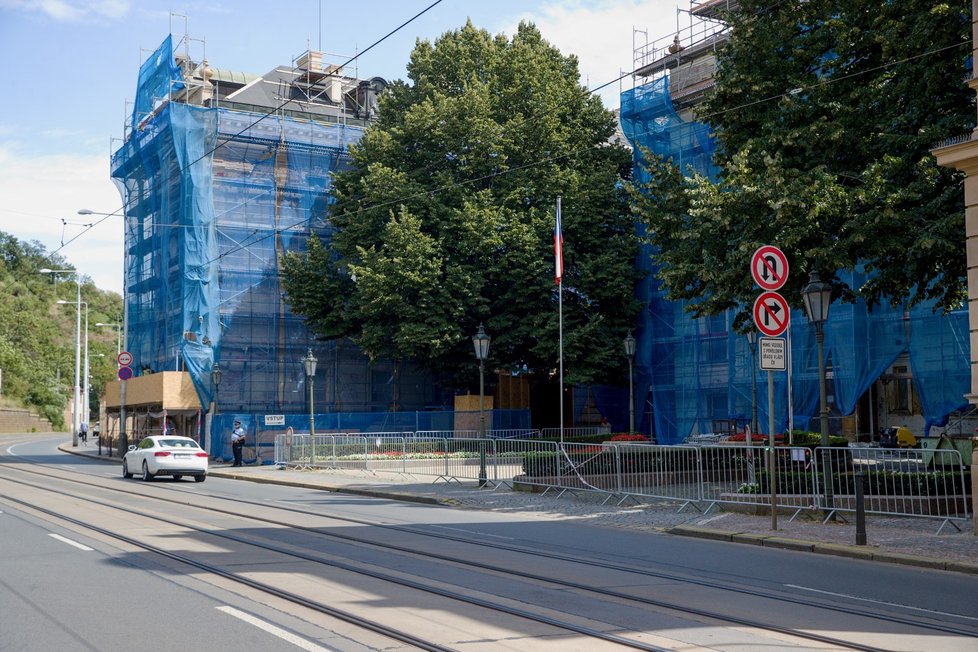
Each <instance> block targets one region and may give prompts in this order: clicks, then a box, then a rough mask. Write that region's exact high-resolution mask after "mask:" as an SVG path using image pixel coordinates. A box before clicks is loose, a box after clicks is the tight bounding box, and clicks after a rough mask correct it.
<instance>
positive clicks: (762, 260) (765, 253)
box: [750, 245, 788, 290]
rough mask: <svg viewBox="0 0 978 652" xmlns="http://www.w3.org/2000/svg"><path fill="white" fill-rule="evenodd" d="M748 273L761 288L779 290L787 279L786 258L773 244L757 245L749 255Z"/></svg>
mask: <svg viewBox="0 0 978 652" xmlns="http://www.w3.org/2000/svg"><path fill="white" fill-rule="evenodd" d="M750 273H751V276H753V277H754V282H755V283H757V284H758V285H759V286H761V289H763V290H780V289H781V287H782V286H783V285H784V283H785V281H786V280H788V258H787V256H785V255H784V252H783V251H781V250H780V249H778V248H777V247H775V246H773V245H764V246H763V247H758V249H757V251H755V252H754V255H753V256H751V257H750Z"/></svg>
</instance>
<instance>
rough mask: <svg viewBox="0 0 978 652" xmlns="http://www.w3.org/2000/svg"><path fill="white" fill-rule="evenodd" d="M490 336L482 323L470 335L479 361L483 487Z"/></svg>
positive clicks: (483, 480)
mask: <svg viewBox="0 0 978 652" xmlns="http://www.w3.org/2000/svg"><path fill="white" fill-rule="evenodd" d="M489 341H490V337H489V335H487V334H486V331H485V329H483V328H482V324H479V331H478V332H477V333H476V334H475V335H473V336H472V346H473V347H475V357H476V359H477V360H478V361H479V486H480V487H484V486H486V484H487V483H488V479H487V477H486V414H485V410H484V405H483V402H484V400H485V391H486V386H485V369H486V358H488V357H489Z"/></svg>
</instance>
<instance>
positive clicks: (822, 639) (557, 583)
mask: <svg viewBox="0 0 978 652" xmlns="http://www.w3.org/2000/svg"><path fill="white" fill-rule="evenodd" d="M17 470H19V471H23V472H25V473H33V474H36V475H40V476H44V477H48V478H57V479H61V480H64V478H63V477H62V476H60V475H59V476H53V475H51V474H47V473H42V472H40V471H39V470H37V469H24V468H18V469H17ZM95 477H99V478H100V479H101V477H102V476H95ZM5 479H7V480H8V481H11V480H10V479H9V478H5ZM71 482H76V483H80V484H87V485H90V486H93V487H98V488H99V489H100V490H105V491H111V492H122V493H127V494H131V493H137V494H138V495H139V496H140V497H141V498H151V499H154V500H162V501H167V502H171V503H175V504H180V505H184V506H187V502H186V497H185V494H187V493H190V492H185V491H179V490H176V489H172V490H173V491H177V492H178V493H180V494H183V495H184V496H182V497H181V498H175V497H172V498H171V497H164V496H153V495H149V494H144V493H141V492H131V491H126V490H123V489H120V488H118V487H111V486H105V485H104V484H102V483H93V482H88V481H81V480H71ZM25 484H31V483H26V482H25ZM32 486H34V487H36V488H37V489H41V490H45V491H52V489H50V488H48V487H44V486H40V485H32ZM154 486H156V485H154ZM158 488H160V489H169V488H167V487H165V486H162V485H160V486H158ZM154 493H157V492H154ZM194 495H199V494H196V493H195V494H194ZM76 497H77V496H76ZM207 497H208V498H211V499H213V500H215V501H220V500H222V497H219V496H211V495H208V496H207ZM234 502H235V507H234V508H231V509H228V508H221V507H214V506H208V507H202V506H193V507H194V508H195V509H206V510H208V511H210V512H214V513H221V514H225V515H228V516H233V517H237V518H242V519H248V520H251V521H255V522H260V523H263V524H266V525H275V526H279V527H287V528H293V529H295V530H302V531H305V532H307V533H309V534H311V535H315V536H317V537H324V538H328V539H331V540H334V541H343V542H345V543H348V544H353V545H358V546H372V547H375V548H378V549H382V550H385V551H387V552H392V553H393V552H396V553H398V554H401V555H414V556H419V557H423V558H426V559H428V560H436V561H439V562H442V563H446V564H447V563H451V564H455V565H461V566H467V567H470V568H476V569H479V570H482V571H485V572H489V573H500V574H508V575H518V576H519V579H520V580H521V581H528V580H532V581H534V582H538V583H540V584H541V585H545V586H551V587H558V588H560V589H562V590H574V591H578V592H582V593H583V592H586V593H587V594H591V595H600V596H602V598H605V599H611V600H617V601H622V602H627V603H629V604H639V605H642V606H643V607H654V608H656V609H662V610H672V611H676V612H679V613H682V614H684V615H687V616H689V615H693V616H696V617H699V618H702V619H709V620H710V621H716V622H718V623H726V624H727V625H732V626H737V627H749V628H753V629H757V630H760V631H766V632H771V633H776V634H779V635H783V636H790V637H793V638H798V639H804V640H808V641H811V642H817V643H819V644H822V645H831V646H837V647H841V648H844V649H856V650H879V649H884V648H879V647H875V646H872V645H864V644H860V643H857V642H853V641H850V640H842V639H839V638H837V637H831V636H826V635H822V634H817V633H814V632H809V631H802V630H799V629H797V628H789V627H782V626H779V625H776V624H773V623H769V622H767V623H766V622H760V621H757V620H754V619H747V618H739V617H735V616H731V615H730V614H724V613H720V612H717V611H714V610H705V609H697V608H695V607H691V606H690V605H689V604H683V603H680V602H676V601H667V600H659V599H652V598H648V597H643V596H637V595H634V594H629V593H625V592H622V591H616V590H611V589H607V588H599V587H594V586H589V585H585V584H581V583H579V582H573V581H568V580H566V579H561V578H556V577H550V576H546V575H543V574H539V573H528V572H526V571H525V570H513V569H511V568H505V567H502V566H500V565H499V564H489V563H486V562H481V561H477V560H474V559H459V558H457V557H449V556H448V555H442V554H439V553H437V552H432V551H425V550H418V548H417V547H410V548H409V547H406V546H399V545H396V544H391V543H385V542H380V541H377V540H373V539H368V538H364V537H357V536H353V535H347V534H340V533H336V532H323V531H322V529H321V528H319V529H317V528H311V527H306V526H302V525H298V524H296V523H294V522H288V521H285V520H281V519H274V518H266V517H261V516H257V515H254V514H243V513H242V511H241V509H240V506H241V505H242V504H249V505H253V506H255V507H262V508H268V509H271V506H269V505H268V503H262V502H257V501H242V500H240V499H235V501H234ZM116 508H119V507H116ZM274 509H275V510H277V511H288V512H294V513H297V514H301V515H303V516H306V517H312V518H320V519H329V520H335V521H339V522H343V523H346V524H355V525H363V526H369V527H372V528H381V529H385V530H394V531H400V532H404V533H409V534H410V535H412V536H417V537H431V538H434V539H440V540H447V541H453V542H457V543H462V544H465V545H476V546H482V547H486V548H490V549H495V550H498V551H506V552H509V553H515V554H523V555H534V556H535V557H538V558H547V559H551V560H556V561H560V562H566V563H573V564H590V565H592V566H595V567H600V568H604V569H607V570H610V571H616V572H624V573H632V574H635V575H640V576H645V577H649V578H655V579H661V580H668V581H672V582H685V583H689V584H695V585H697V586H701V587H705V588H709V589H714V590H721V591H731V592H734V593H738V594H742V595H750V596H752V597H758V598H764V599H771V600H778V601H781V602H789V603H791V604H795V605H799V606H805V607H808V608H812V609H824V610H828V611H837V612H844V613H846V614H847V615H849V616H852V615H858V616H860V617H864V618H869V619H873V620H876V621H885V622H890V623H899V624H901V625H906V624H907V619H906V616H905V615H900V616H893V615H889V614H886V613H881V612H880V611H871V610H866V609H862V610H857V609H854V608H852V607H851V606H846V607H837V606H833V605H831V604H827V603H826V602H825V601H821V600H806V599H802V598H798V597H792V596H789V595H787V594H782V593H778V592H773V591H762V590H757V589H749V588H747V587H743V586H739V585H734V584H731V583H729V582H718V581H708V580H704V579H702V578H693V577H688V576H683V575H679V574H676V573H665V572H661V571H652V570H649V569H637V568H632V567H627V568H626V567H624V566H622V565H621V564H614V563H611V562H604V561H598V560H593V559H584V558H581V557H574V556H572V555H565V554H559V553H553V552H545V551H541V550H529V549H526V548H523V547H520V546H513V545H510V544H500V543H492V542H485V541H481V540H474V539H470V538H466V537H459V536H457V535H448V534H443V533H431V532H426V531H419V530H418V529H417V528H413V527H406V526H401V525H390V524H382V523H377V522H375V521H369V520H366V519H356V518H351V517H346V516H333V515H324V514H321V513H318V512H314V511H310V510H304V509H298V508H295V507H285V506H275V508H274ZM174 524H175V525H179V526H180V527H192V526H188V525H187V524H186V523H174ZM209 534H212V535H213V534H214V533H213V532H209ZM222 536H225V537H229V538H232V539H234V540H236V541H238V542H239V543H244V544H247V545H263V546H266V547H267V549H269V550H275V551H276V552H279V553H282V554H296V551H283V550H282V549H281V548H280V547H276V546H275V545H273V544H260V543H258V542H254V541H253V540H242V539H241V538H240V537H237V536H236V535H230V534H226V533H223V534H222ZM298 556H299V557H301V558H303V559H305V560H306V561H311V562H315V563H328V564H330V565H334V566H337V567H344V566H345V564H344V563H342V562H337V561H335V560H333V561H328V562H327V561H324V560H322V559H321V558H318V557H315V556H313V557H307V556H305V555H302V554H301V553H300V554H299V555H298ZM344 569H345V570H348V571H349V572H355V573H361V574H364V573H367V574H369V573H371V572H372V571H367V570H366V569H363V568H344ZM374 577H375V578H376V579H381V580H383V581H395V582H398V583H402V585H404V584H403V581H404V580H403V578H394V579H391V578H388V577H384V574H379V575H374ZM411 588H414V589H416V590H422V591H429V592H435V593H438V592H439V591H444V590H443V589H437V588H436V587H431V586H421V585H417V586H412V587H411ZM440 595H442V596H443V597H446V598H448V599H453V600H455V599H458V600H462V601H466V602H468V603H469V604H476V605H478V606H481V607H483V608H489V609H499V607H500V606H502V607H503V608H504V609H509V611H507V613H509V614H510V615H514V616H517V617H530V618H532V619H537V621H538V622H547V623H548V624H551V625H554V626H560V623H555V622H554V621H552V620H551V621H546V620H539V616H538V615H534V614H529V613H525V610H519V609H513V608H512V607H509V606H505V605H496V604H493V603H491V602H488V601H481V603H480V601H479V600H475V601H473V599H472V597H471V596H466V595H464V594H461V593H458V592H452V591H447V592H443V593H440ZM912 626H913V627H916V628H920V629H923V630H928V631H931V632H939V633H942V634H948V635H955V636H975V634H976V632H975V630H967V629H963V628H958V627H950V626H947V625H944V624H940V623H934V622H931V621H925V620H919V619H918V621H917V622H914V623H912ZM573 631H576V632H577V633H580V634H583V635H587V636H594V635H595V634H598V638H604V640H608V641H609V642H614V643H617V644H620V645H630V646H632V647H637V648H638V649H662V648H657V647H654V646H652V647H649V646H644V645H643V644H641V643H639V644H638V645H632V644H633V643H634V641H630V640H628V639H622V637H617V636H615V635H611V637H610V638H605V633H604V632H597V631H593V630H591V629H589V628H578V629H574V630H573Z"/></svg>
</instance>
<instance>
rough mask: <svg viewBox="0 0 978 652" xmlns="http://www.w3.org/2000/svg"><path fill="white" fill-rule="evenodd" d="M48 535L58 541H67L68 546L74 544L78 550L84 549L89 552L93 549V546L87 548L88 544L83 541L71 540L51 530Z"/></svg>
mask: <svg viewBox="0 0 978 652" xmlns="http://www.w3.org/2000/svg"><path fill="white" fill-rule="evenodd" d="M48 536H49V537H52V538H54V539H57V540H58V541H61V542H63V543H67V544H68V545H69V546H75V547H76V548H78V549H79V550H84V551H86V552H91V551H93V550H95V548H89V547H88V546H86V545H85V544H83V543H78V542H77V541H72V540H71V539H69V538H67V537H63V536H61V535H60V534H54V533H53V532H48Z"/></svg>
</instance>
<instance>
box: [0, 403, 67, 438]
mask: <svg viewBox="0 0 978 652" xmlns="http://www.w3.org/2000/svg"><path fill="white" fill-rule="evenodd" d="M0 432H10V433H21V432H54V427H53V426H52V425H51V422H50V421H48V420H47V419H45V418H43V417H41V416H38V414H37V413H36V412H32V411H30V410H24V409H20V408H0Z"/></svg>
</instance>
